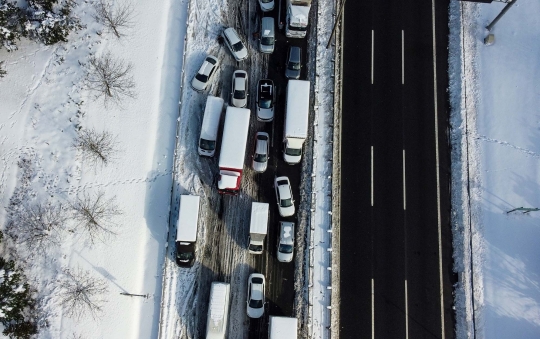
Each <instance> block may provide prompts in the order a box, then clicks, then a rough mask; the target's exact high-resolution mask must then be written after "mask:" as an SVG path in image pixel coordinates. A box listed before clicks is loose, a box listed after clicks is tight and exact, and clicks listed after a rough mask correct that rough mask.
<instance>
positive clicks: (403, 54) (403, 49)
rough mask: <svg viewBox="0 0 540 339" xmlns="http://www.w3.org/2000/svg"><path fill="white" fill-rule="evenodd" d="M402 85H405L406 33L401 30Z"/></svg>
mask: <svg viewBox="0 0 540 339" xmlns="http://www.w3.org/2000/svg"><path fill="white" fill-rule="evenodd" d="M401 84H402V85H403V84H405V31H404V30H401Z"/></svg>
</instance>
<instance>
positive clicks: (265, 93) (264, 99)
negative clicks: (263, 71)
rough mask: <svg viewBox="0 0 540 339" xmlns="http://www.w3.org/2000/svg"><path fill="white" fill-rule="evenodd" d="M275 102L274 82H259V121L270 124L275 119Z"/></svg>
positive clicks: (264, 80) (267, 80) (266, 80)
mask: <svg viewBox="0 0 540 339" xmlns="http://www.w3.org/2000/svg"><path fill="white" fill-rule="evenodd" d="M275 100H276V93H275V87H274V82H273V81H272V80H270V79H262V80H259V83H258V84H257V120H259V121H264V122H269V121H272V120H273V119H274V102H275Z"/></svg>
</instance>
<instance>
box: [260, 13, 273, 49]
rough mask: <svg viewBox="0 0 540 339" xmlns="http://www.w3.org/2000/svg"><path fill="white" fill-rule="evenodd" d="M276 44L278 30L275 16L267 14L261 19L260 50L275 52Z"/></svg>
mask: <svg viewBox="0 0 540 339" xmlns="http://www.w3.org/2000/svg"><path fill="white" fill-rule="evenodd" d="M275 44H276V31H275V24H274V18H272V17H269V16H265V17H264V18H262V19H261V30H260V33H259V51H261V52H262V53H272V52H274V47H275Z"/></svg>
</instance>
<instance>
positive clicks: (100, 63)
mask: <svg viewBox="0 0 540 339" xmlns="http://www.w3.org/2000/svg"><path fill="white" fill-rule="evenodd" d="M132 73H133V64H132V63H130V62H126V61H125V60H123V59H117V58H115V57H113V56H112V55H111V52H105V53H104V54H102V55H100V56H95V55H92V56H91V57H90V59H89V65H88V68H87V73H86V87H87V88H88V89H89V90H91V91H92V92H94V93H96V98H101V99H102V100H103V103H104V104H105V106H107V104H108V103H109V102H111V101H112V102H114V103H116V104H120V103H121V101H122V100H123V99H124V98H126V97H127V98H135V97H136V94H135V81H134V80H133V75H132Z"/></svg>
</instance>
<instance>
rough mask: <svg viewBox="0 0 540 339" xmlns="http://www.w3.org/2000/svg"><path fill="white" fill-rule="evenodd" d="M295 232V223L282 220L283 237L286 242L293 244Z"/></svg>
mask: <svg viewBox="0 0 540 339" xmlns="http://www.w3.org/2000/svg"><path fill="white" fill-rule="evenodd" d="M293 233H294V223H292V222H284V221H282V222H281V239H282V242H283V243H285V244H292V238H293Z"/></svg>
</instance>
